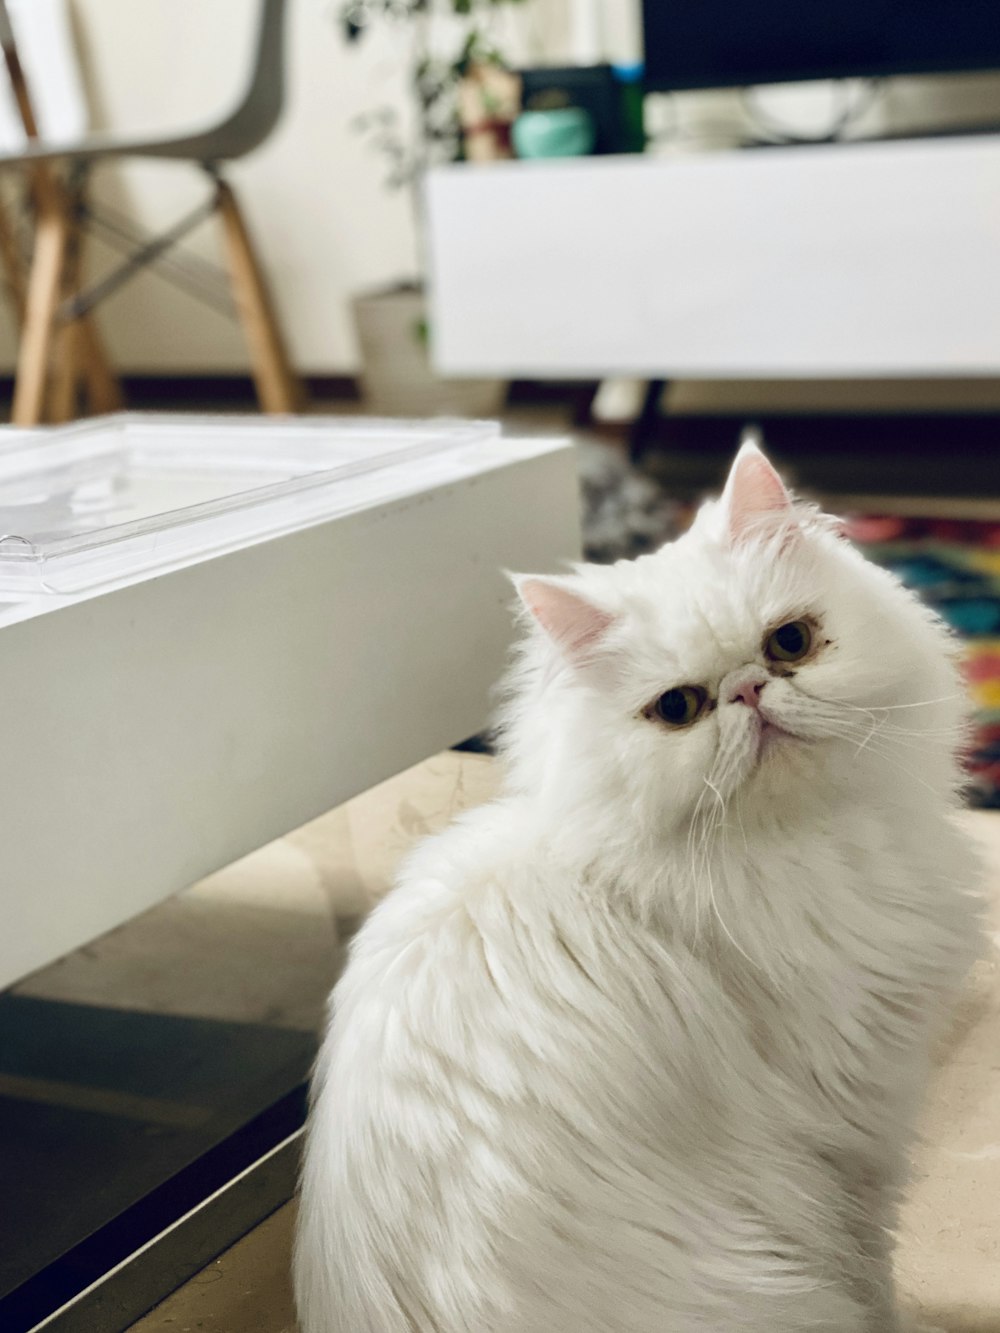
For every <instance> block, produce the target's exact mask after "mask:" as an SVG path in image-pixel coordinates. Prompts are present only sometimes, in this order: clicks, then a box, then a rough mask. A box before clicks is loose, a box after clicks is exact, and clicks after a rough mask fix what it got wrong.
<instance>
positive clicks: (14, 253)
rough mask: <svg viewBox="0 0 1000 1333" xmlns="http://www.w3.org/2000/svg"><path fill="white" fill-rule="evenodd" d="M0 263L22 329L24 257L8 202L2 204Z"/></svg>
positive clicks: (0, 209) (0, 206)
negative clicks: (11, 218)
mask: <svg viewBox="0 0 1000 1333" xmlns="http://www.w3.org/2000/svg"><path fill="white" fill-rule="evenodd" d="M0 263H2V264H3V281H4V286H5V287H6V288H7V294H8V296H9V297H10V300H11V304H12V305H13V307H14V315H15V317H16V319H17V323H18V327H19V328H20V326H21V325H22V324H23V323H24V256H23V255H22V253H21V246H20V245H19V244H18V238H17V233H16V231H15V229H14V225H13V223H12V222H11V220H10V213H9V211H8V206H7V203H6V201H3V202H0Z"/></svg>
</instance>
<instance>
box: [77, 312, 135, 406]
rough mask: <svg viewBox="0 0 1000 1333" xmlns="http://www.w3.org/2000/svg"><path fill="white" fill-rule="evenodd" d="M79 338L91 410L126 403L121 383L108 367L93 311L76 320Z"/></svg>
mask: <svg viewBox="0 0 1000 1333" xmlns="http://www.w3.org/2000/svg"><path fill="white" fill-rule="evenodd" d="M78 329H79V332H78V335H77V337H78V342H77V346H78V348H79V353H80V359H81V362H82V368H83V375H84V383H85V385H86V390H87V399H88V402H89V405H90V410H91V412H98V413H100V412H120V411H121V409H122V408H123V407H124V405H125V399H124V397H123V395H122V386H121V383H120V381H119V379H118V376H117V375H116V374H115V373H114V371H113V370H112V369H111V362H110V361H109V360H108V354H107V352H106V351H105V348H104V340H103V338H102V337H101V334H100V331H99V330H98V327H97V323H96V321H95V320H94V317H93V315H83V316H82V318H81V319H80V320H79V321H78Z"/></svg>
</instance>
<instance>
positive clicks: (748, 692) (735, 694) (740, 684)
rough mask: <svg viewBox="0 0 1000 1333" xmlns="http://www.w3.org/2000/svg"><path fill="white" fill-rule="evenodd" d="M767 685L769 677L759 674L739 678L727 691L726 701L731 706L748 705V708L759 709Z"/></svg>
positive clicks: (748, 674)
mask: <svg viewBox="0 0 1000 1333" xmlns="http://www.w3.org/2000/svg"><path fill="white" fill-rule="evenodd" d="M766 684H767V676H764V675H761V674H760V673H759V672H751V673H747V674H744V675H742V676H738V677H737V678H736V680H734V681H733V682H732V683H731V684H730V686H729V688H728V690H727V691H726V700H727V702H729V703H731V704H746V706H747V707H748V708H759V707H760V696H761V691H762V690H763V688H764V686H765V685H766Z"/></svg>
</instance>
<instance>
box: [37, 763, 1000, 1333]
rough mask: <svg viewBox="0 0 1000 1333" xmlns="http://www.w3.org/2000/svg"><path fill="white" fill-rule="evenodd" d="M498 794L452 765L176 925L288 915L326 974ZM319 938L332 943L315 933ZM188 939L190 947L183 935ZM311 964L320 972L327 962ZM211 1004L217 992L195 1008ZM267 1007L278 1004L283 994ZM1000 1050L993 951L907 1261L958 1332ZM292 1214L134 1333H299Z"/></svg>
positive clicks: (364, 800)
mask: <svg viewBox="0 0 1000 1333" xmlns="http://www.w3.org/2000/svg"><path fill="white" fill-rule="evenodd" d="M492 785H493V774H492V771H491V763H490V761H489V760H486V759H483V758H481V757H477V756H470V755H454V754H448V755H441V756H439V757H438V758H436V759H433V760H430V761H429V762H428V763H426V764H422V765H419V766H418V767H417V768H415V769H412V770H410V771H409V772H408V773H405V774H402V775H401V776H399V777H397V778H394V779H392V780H391V781H390V782H388V783H385V784H383V785H382V786H381V787H378V788H376V789H375V790H373V791H371V792H368V793H366V794H365V795H364V796H361V797H358V798H357V799H356V800H354V801H352V802H350V803H348V805H346V806H344V807H342V808H341V809H339V810H337V811H334V812H333V813H332V814H330V815H328V816H326V817H325V818H324V819H321V820H317V821H316V822H315V823H314V824H311V825H309V826H308V827H307V828H305V829H303V830H300V831H299V832H297V833H295V834H292V835H291V836H290V837H289V838H287V839H283V840H282V841H281V842H279V843H276V844H274V845H273V846H272V847H269V848H265V849H263V851H261V852H259V853H256V854H255V855H254V856H252V857H249V858H247V859H246V860H245V861H243V862H241V863H240V864H239V865H237V866H234V867H231V868H230V869H229V870H227V871H226V872H224V874H223V875H221V876H214V877H213V879H212V880H210V881H207V882H206V883H205V884H204V885H202V886H199V888H198V889H197V890H194V891H192V894H191V895H190V901H189V902H188V903H187V904H186V903H185V900H186V899H188V898H189V895H182V897H181V898H180V899H178V900H175V903H174V905H173V907H172V911H173V912H174V913H175V914H176V915H175V918H174V920H175V922H176V923H177V924H178V927H179V923H180V922H181V921H183V920H184V918H185V915H186V913H187V912H188V911H190V912H192V913H193V914H194V915H193V916H192V917H191V918H190V927H191V930H192V931H194V930H196V929H198V928H199V926H200V923H201V921H202V920H203V919H204V918H203V915H202V914H203V913H204V912H205V911H206V904H208V903H209V902H215V903H216V904H220V903H222V902H224V903H225V904H226V908H227V910H226V912H225V913H223V919H224V921H228V922H229V923H230V925H231V924H232V922H234V921H235V920H238V919H239V918H240V916H241V915H242V914H244V913H245V919H246V920H247V921H248V922H251V923H255V924H256V923H258V916H257V914H258V913H264V914H265V915H266V916H267V917H270V914H271V913H273V912H274V910H275V909H274V907H273V904H274V903H275V902H277V901H281V902H282V903H283V907H282V913H284V912H292V913H293V914H294V913H298V914H299V916H300V922H301V924H302V925H305V924H306V923H310V924H309V925H308V929H307V930H306V929H304V930H303V931H302V932H301V933H297V932H294V931H292V930H291V928H290V926H289V925H288V922H287V921H286V922H285V924H284V925H283V926H282V927H281V933H280V934H279V936H278V938H279V940H280V941H281V943H280V945H279V946H278V949H279V950H280V949H284V948H288V949H290V950H291V951H292V952H291V957H290V958H289V967H290V968H292V967H296V968H301V967H302V966H303V965H305V966H309V965H310V964H309V963H308V960H306V961H305V963H304V960H303V954H302V952H301V951H302V950H303V949H305V947H306V946H305V943H304V941H305V938H306V935H307V934H308V933H310V932H314V933H315V934H316V935H317V936H322V937H323V938H324V939H325V946H324V949H320V950H318V951H317V957H318V956H319V954H323V953H324V952H325V954H326V958H325V961H324V962H323V964H322V966H319V971H320V972H324V974H325V971H326V969H327V966H328V960H329V950H330V949H331V948H333V947H334V945H335V942H336V939H337V935H336V932H335V929H334V925H333V924H332V923H334V922H336V923H339V930H340V931H341V932H343V931H345V929H350V928H351V927H352V926H353V924H354V923H355V921H356V920H357V918H358V917H359V916H360V915H361V913H362V912H363V911H364V910H365V908H366V906H367V905H368V904H369V903H371V902H372V901H373V900H374V899H375V898H377V897H378V896H379V895H380V894H381V893H382V892H384V890H385V887H386V885H387V882H388V880H389V877H390V875H391V871H392V867H393V865H394V864H395V862H396V861H397V859H398V858H399V856H400V854H401V853H402V852H403V850H404V849H405V848H406V847H407V846H408V845H409V843H410V842H411V841H412V840H413V839H414V838H416V837H419V836H422V835H423V834H424V833H426V832H429V831H431V830H433V829H435V828H437V827H440V825H441V824H442V823H443V822H446V821H447V820H448V819H449V818H450V817H451V815H452V814H453V813H455V812H456V811H457V810H459V809H462V808H463V807H465V806H466V805H468V804H472V803H474V802H476V801H479V800H483V799H486V798H487V797H488V795H489V794H490V791H491V789H492ZM964 819H965V822H966V825H967V827H968V830H969V835H970V837H973V838H976V839H978V840H980V841H982V843H983V845H984V847H985V849H986V854H987V856H988V859H989V865H990V871H989V875H990V878H989V883H990V887H991V891H992V897H993V901H994V903H995V904H996V916H995V920H994V929H995V931H996V932H997V933H996V934H995V936H994V941H995V943H996V944H997V946H998V948H1000V815H996V814H992V813H986V812H975V813H970V814H968V815H966V816H964ZM158 910H159V909H158ZM280 915H281V913H279V917H280ZM207 919H209V920H211V914H209V916H208V918H207ZM321 924H322V930H316V927H317V926H319V925H321ZM220 928H221V923H220ZM227 928H228V927H227ZM244 929H245V930H247V931H249V930H250V929H251V927H250V926H246V927H244ZM324 931H325V935H324V934H323V932H324ZM180 938H182V939H184V940H188V939H189V938H190V937H189V935H188V934H187V930H186V929H185V930H183V931H182V932H181V936H180ZM118 949H119V956H118V960H117V966H118V967H119V968H122V969H127V968H130V969H134V971H135V974H136V976H138V975H139V973H140V972H141V965H140V962H139V959H138V957H137V956H133V957H132V959H131V960H130V961H128V962H127V961H126V959H125V958H124V957H123V956H122V953H121V950H122V945H121V944H119V946H118ZM296 949H297V950H299V952H298V953H297V954H296V953H295V950H296ZM312 965H314V966H318V964H316V962H315V959H314V960H313V964H312ZM300 975H301V974H300ZM63 980H64V993H77V992H76V991H75V988H74V983H73V979H72V977H71V976H70V974H69V973H67V974H66V975H65V977H64V979H63ZM147 993H148V992H147ZM192 1002H193V1003H194V1001H192ZM214 1002H215V1001H214V998H213V996H212V995H211V994H208V995H206V996H204V997H202V999H201V1000H200V1001H198V1005H199V1007H202V1006H203V1005H204V1004H212V1003H214ZM267 1002H268V1003H270V1004H272V1005H273V1004H275V1003H277V1001H276V1000H275V999H274V997H273V995H272V996H271V997H270V998H269V1000H268V1001H267ZM262 1003H264V1000H263V999H262V998H261V997H257V998H255V999H254V1000H253V1006H258V1005H260V1004H262ZM297 1005H298V1006H300V1007H297V1008H292V1009H289V1010H287V1011H282V1012H283V1013H284V1014H285V1017H286V1019H287V1021H295V1022H304V1021H306V1020H307V1018H308V1017H309V1015H308V1014H307V1013H306V1012H305V1009H304V1008H302V1007H301V1006H302V1005H303V1002H302V1001H301V999H300V1000H299V1001H297ZM309 1007H310V1006H306V1008H309ZM998 1052H1000V953H993V954H992V955H991V956H990V957H989V958H988V959H986V960H984V961H983V962H982V963H981V964H979V965H978V967H977V969H976V972H975V975H974V976H973V977H972V979H971V980H970V984H969V988H968V991H967V994H966V996H965V997H964V999H963V1001H962V1004H961V1006H960V1008H959V1011H958V1013H957V1014H956V1018H955V1023H954V1027H953V1029H952V1032H951V1034H950V1037H949V1040H948V1042H947V1043H945V1045H944V1046H943V1048H942V1051H941V1055H940V1060H939V1067H938V1070H937V1074H936V1080H935V1087H934V1092H933V1096H932V1098H931V1102H930V1104H929V1107H928V1112H927V1117H926V1124H925V1142H924V1145H923V1147H922V1148H921V1150H920V1152H919V1154H918V1157H917V1169H916V1183H915V1186H914V1190H913V1194H912V1198H911V1201H910V1205H909V1207H908V1209H907V1213H906V1219H905V1227H904V1233H903V1238H902V1243H901V1247H900V1255H899V1274H900V1281H901V1285H902V1288H903V1291H904V1292H905V1293H906V1296H907V1299H908V1303H909V1304H910V1305H911V1307H913V1308H914V1309H917V1310H919V1311H920V1312H921V1314H922V1317H923V1318H924V1319H925V1320H927V1321H929V1322H932V1323H935V1324H940V1325H942V1326H944V1327H945V1328H946V1329H947V1330H948V1333H1000V1057H998ZM293 1216H294V1205H291V1204H289V1205H287V1206H286V1207H284V1208H282V1209H279V1211H278V1212H276V1213H274V1214H273V1215H272V1216H271V1217H270V1218H268V1219H267V1221H265V1222H264V1223H263V1224H262V1225H261V1226H259V1227H257V1228H256V1229H255V1230H254V1231H252V1232H251V1233H250V1234H249V1235H248V1236H246V1237H245V1238H244V1239H243V1240H242V1241H240V1242H239V1243H238V1244H237V1245H235V1246H234V1247H233V1248H232V1249H231V1250H229V1251H228V1252H227V1253H225V1254H223V1255H222V1256H221V1257H220V1258H219V1259H217V1260H216V1261H215V1262H214V1263H212V1264H210V1265H209V1266H208V1267H207V1268H206V1269H205V1270H204V1271H203V1272H201V1273H200V1274H199V1275H198V1276H197V1277H195V1278H194V1279H193V1280H192V1281H191V1282H189V1283H188V1284H187V1285H186V1286H185V1287H183V1288H181V1289H180V1290H179V1291H177V1292H175V1293H174V1295H173V1296H171V1297H169V1298H168V1299H167V1300H166V1301H164V1302H163V1303H162V1304H161V1305H160V1306H159V1307H157V1309H156V1310H154V1311H152V1312H151V1313H150V1314H149V1315H147V1316H146V1317H145V1318H144V1319H142V1320H140V1321H139V1322H138V1323H137V1324H136V1325H135V1326H134V1328H133V1330H132V1333H188V1331H189V1330H204V1333H294V1327H295V1323H294V1312H293V1309H292V1303H291V1292H290V1287H289V1281H288V1257H289V1247H290V1241H291V1233H292V1226H293Z"/></svg>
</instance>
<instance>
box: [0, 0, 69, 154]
mask: <svg viewBox="0 0 1000 1333" xmlns="http://www.w3.org/2000/svg"><path fill="white" fill-rule="evenodd" d="M10 36H13V39H14V41H15V42H16V43H17V52H18V56H19V57H20V61H21V65H22V66H23V69H24V74H25V79H26V81H27V84H28V88H29V91H30V93H31V101H32V105H33V107H34V111H35V116H36V118H37V121H38V133H39V138H40V139H41V140H42V141H43V142H55V143H61V142H66V141H70V142H72V141H73V140H75V139H80V138H82V137H83V135H84V134H86V132H87V129H88V127H89V124H90V110H89V107H88V106H87V99H86V96H85V93H84V87H83V80H82V78H81V75H80V65H79V60H78V58H77V51H76V43H75V41H74V37H73V25H72V22H71V19H70V14H69V7H68V5H67V3H66V0H0V40H4V43H5V44H6V39H8V38H9V37H10ZM26 142H27V135H26V134H25V131H24V124H23V122H22V120H21V116H20V114H19V112H18V109H17V104H16V102H15V100H14V94H13V91H12V90H11V86H10V81H9V79H8V77H7V71H6V68H5V67H4V66H3V65H2V64H0V152H10V153H16V152H18V151H20V149H22V148H23V147H24V146H25V144H26Z"/></svg>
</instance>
